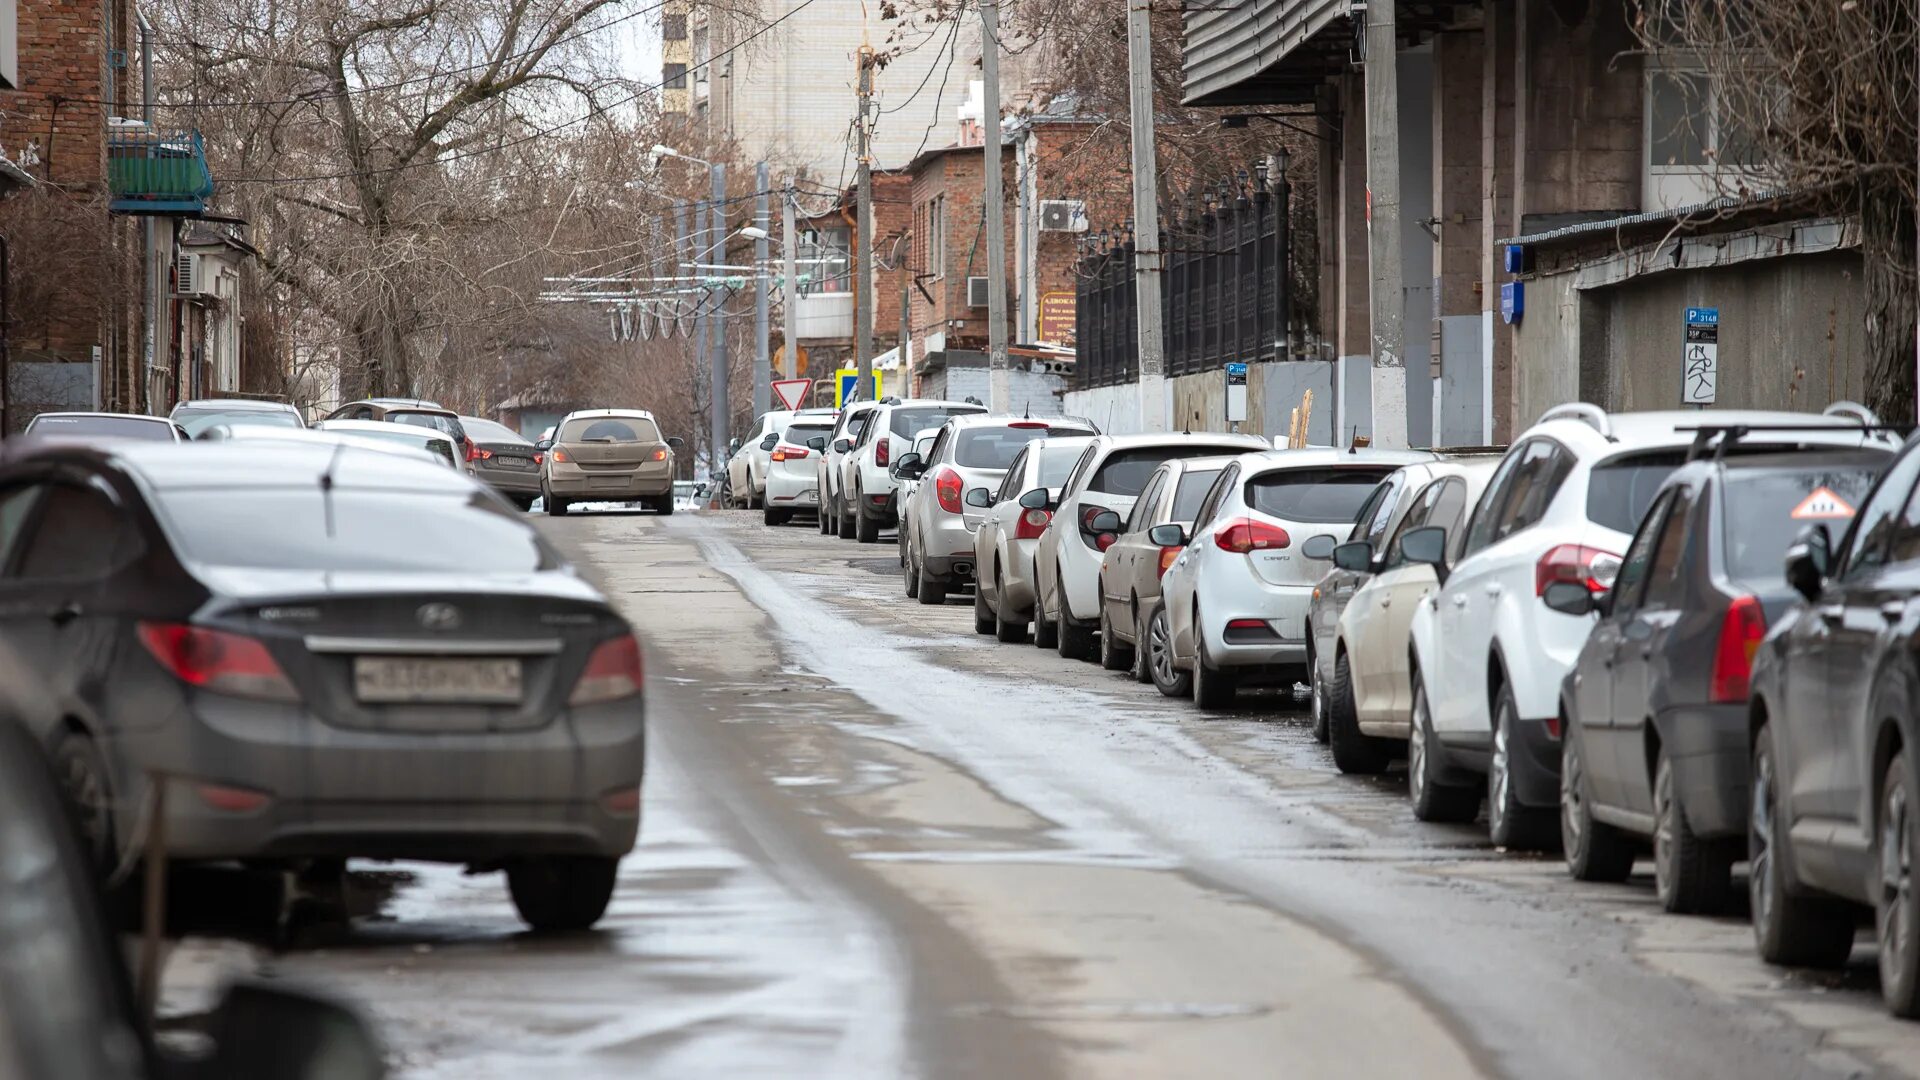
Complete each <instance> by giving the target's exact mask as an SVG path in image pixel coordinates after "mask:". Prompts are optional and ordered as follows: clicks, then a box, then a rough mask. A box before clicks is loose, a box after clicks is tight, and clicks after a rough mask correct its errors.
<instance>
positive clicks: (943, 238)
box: [927, 194, 947, 278]
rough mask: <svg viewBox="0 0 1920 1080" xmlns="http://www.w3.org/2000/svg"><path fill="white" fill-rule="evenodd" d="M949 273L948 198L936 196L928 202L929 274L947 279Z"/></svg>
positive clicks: (943, 195) (942, 195)
mask: <svg viewBox="0 0 1920 1080" xmlns="http://www.w3.org/2000/svg"><path fill="white" fill-rule="evenodd" d="M946 272H947V197H946V195H945V194H940V195H935V196H934V197H933V198H932V199H930V200H928V202H927V273H929V274H932V275H933V276H934V277H936V278H938V277H945V276H946Z"/></svg>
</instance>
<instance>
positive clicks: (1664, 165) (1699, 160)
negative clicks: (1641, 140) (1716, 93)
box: [1647, 68, 1712, 171]
mask: <svg viewBox="0 0 1920 1080" xmlns="http://www.w3.org/2000/svg"><path fill="white" fill-rule="evenodd" d="M1710 98H1711V95H1710V92H1709V84H1708V80H1707V75H1706V73H1705V72H1703V71H1688V70H1685V69H1679V70H1675V69H1661V68H1653V69H1651V70H1649V71H1648V72H1647V166H1648V168H1650V169H1652V170H1654V171H1660V170H1663V169H1700V168H1704V167H1705V166H1706V165H1707V163H1708V162H1707V146H1708V145H1709V144H1710V141H1711V138H1712V132H1711V130H1710V129H1711V126H1712V106H1711V101H1710Z"/></svg>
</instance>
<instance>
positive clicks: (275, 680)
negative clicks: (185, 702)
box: [139, 622, 300, 701]
mask: <svg viewBox="0 0 1920 1080" xmlns="http://www.w3.org/2000/svg"><path fill="white" fill-rule="evenodd" d="M139 635H140V644H142V645H144V646H146V649H147V652H149V653H151V654H153V658H154V659H155V660H158V661H160V666H161V667H164V668H166V669H167V671H168V672H170V673H171V674H172V675H173V677H174V678H176V679H179V680H180V681H181V682H183V683H186V684H187V685H189V686H197V687H200V688H201V689H203V690H211V691H213V692H214V693H217V694H231V695H233V696H234V697H249V698H261V699H264V700H267V701H299V700H300V693H299V691H297V690H295V689H294V688H293V683H292V682H290V681H289V680H288V679H287V674H286V672H284V671H282V670H280V665H279V664H278V663H277V662H275V660H274V659H273V654H272V653H270V652H268V651H267V647H266V646H265V645H263V644H261V643H260V641H259V640H257V639H255V638H250V637H247V636H245V635H243V634H230V633H227V632H226V631H224V630H209V629H207V628H206V627H202V626H192V625H189V624H187V623H162V622H142V623H141V624H140V625H139Z"/></svg>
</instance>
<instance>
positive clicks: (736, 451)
mask: <svg viewBox="0 0 1920 1080" xmlns="http://www.w3.org/2000/svg"><path fill="white" fill-rule="evenodd" d="M838 414H839V410H837V409H802V410H800V411H799V412H797V413H796V412H794V411H793V410H790V409H775V410H773V411H771V412H764V413H761V414H760V415H759V416H758V417H755V418H754V421H753V427H751V428H749V429H748V430H747V433H746V434H745V435H744V436H742V437H740V438H738V439H735V440H734V441H733V453H732V454H730V455H729V456H728V457H727V479H726V490H725V498H724V500H723V501H724V502H726V503H727V505H728V506H729V508H732V507H738V508H740V509H744V510H759V509H762V508H763V507H764V506H765V503H766V490H767V465H768V464H769V458H770V457H771V456H772V454H773V448H774V446H775V445H776V444H777V443H779V441H780V435H781V433H782V432H784V431H786V430H787V427H788V426H789V425H791V424H792V423H793V421H794V420H795V418H796V417H799V416H807V417H812V418H816V419H819V420H823V421H825V422H826V423H827V424H829V425H831V424H832V423H833V418H834V417H835V416H837V415H838Z"/></svg>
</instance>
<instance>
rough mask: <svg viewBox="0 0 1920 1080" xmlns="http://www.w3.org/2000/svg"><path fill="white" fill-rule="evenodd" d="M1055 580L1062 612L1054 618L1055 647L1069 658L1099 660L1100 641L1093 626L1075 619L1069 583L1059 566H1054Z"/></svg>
mask: <svg viewBox="0 0 1920 1080" xmlns="http://www.w3.org/2000/svg"><path fill="white" fill-rule="evenodd" d="M1053 580H1054V588H1055V591H1057V592H1058V593H1059V600H1060V613H1059V615H1058V617H1056V618H1055V620H1054V635H1055V641H1054V645H1055V647H1056V648H1057V649H1058V650H1059V652H1060V655H1061V656H1062V657H1063V658H1065V659H1067V660H1098V659H1099V658H1100V643H1099V642H1098V641H1095V640H1094V637H1093V629H1092V628H1091V627H1088V626H1085V625H1082V624H1080V623H1077V622H1075V621H1074V619H1073V606H1072V605H1071V604H1069V603H1068V602H1067V585H1066V582H1065V581H1064V580H1062V579H1061V575H1060V570H1059V568H1058V567H1055V568H1054V571H1053Z"/></svg>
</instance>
